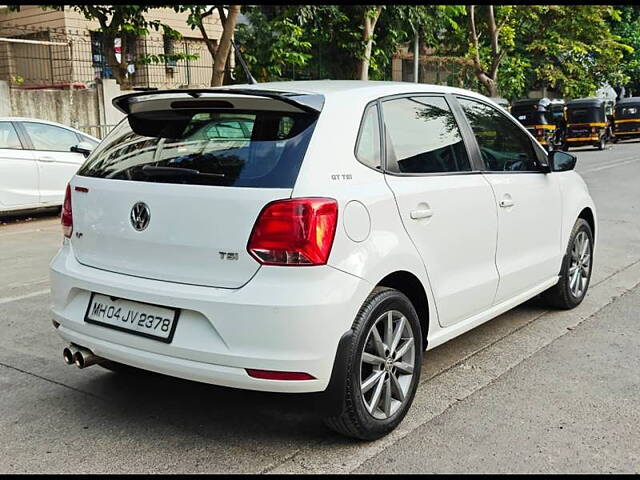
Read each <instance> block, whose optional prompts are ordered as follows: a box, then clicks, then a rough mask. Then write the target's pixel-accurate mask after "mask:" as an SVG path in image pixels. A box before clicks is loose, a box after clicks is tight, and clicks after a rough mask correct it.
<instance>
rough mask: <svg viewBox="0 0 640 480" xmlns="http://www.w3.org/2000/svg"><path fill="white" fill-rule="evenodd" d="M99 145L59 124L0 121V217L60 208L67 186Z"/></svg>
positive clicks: (30, 119)
mask: <svg viewBox="0 0 640 480" xmlns="http://www.w3.org/2000/svg"><path fill="white" fill-rule="evenodd" d="M98 143H100V140H98V139H97V138H95V137H92V136H91V135H87V134H86V133H83V132H81V131H79V130H76V129H74V128H71V127H67V126H65V125H61V124H59V123H55V122H49V121H46V120H38V119H36V118H22V117H0V214H6V213H9V212H12V213H13V212H19V211H21V210H29V209H35V208H42V207H55V206H60V205H62V201H63V199H64V190H65V187H66V186H67V183H69V180H70V179H71V177H72V176H73V175H74V174H75V173H76V171H77V170H78V168H79V167H80V165H82V163H83V162H84V161H85V159H86V156H87V155H88V154H89V153H90V152H91V150H93V149H94V148H95V147H96V146H97V145H98Z"/></svg>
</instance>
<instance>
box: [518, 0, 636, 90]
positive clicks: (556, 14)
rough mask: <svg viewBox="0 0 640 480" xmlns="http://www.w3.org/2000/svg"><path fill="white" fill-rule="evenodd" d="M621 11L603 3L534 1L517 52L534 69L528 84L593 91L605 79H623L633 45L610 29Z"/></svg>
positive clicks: (624, 78) (608, 81)
mask: <svg viewBox="0 0 640 480" xmlns="http://www.w3.org/2000/svg"><path fill="white" fill-rule="evenodd" d="M619 21H620V12H619V11H618V10H617V9H616V8H614V7H612V6H603V5H547V6H540V7H536V10H535V12H534V14H533V15H531V16H530V17H528V18H526V17H525V21H523V23H522V25H521V30H520V31H521V32H522V35H521V36H520V39H519V40H520V45H521V47H520V52H521V53H522V54H523V55H524V56H526V58H528V60H529V62H530V63H531V71H532V72H533V77H534V78H533V79H532V80H533V85H532V86H542V87H544V86H549V87H552V88H555V89H557V90H559V91H560V92H561V94H562V95H563V96H565V97H570V98H576V97H585V96H590V95H594V94H595V92H596V90H597V89H598V88H599V87H600V86H602V85H604V84H605V83H609V84H611V85H617V84H620V83H624V82H626V81H627V79H628V77H627V76H626V74H625V73H624V71H623V65H622V60H623V55H624V54H625V52H629V53H630V52H632V51H633V49H632V48H631V47H629V46H628V45H626V44H625V43H624V42H623V41H621V39H620V37H619V36H618V35H616V34H614V33H613V32H612V29H611V23H612V22H613V23H617V22H619Z"/></svg>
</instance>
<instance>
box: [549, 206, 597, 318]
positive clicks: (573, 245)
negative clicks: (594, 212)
mask: <svg viewBox="0 0 640 480" xmlns="http://www.w3.org/2000/svg"><path fill="white" fill-rule="evenodd" d="M592 265H593V232H592V230H591V226H590V225H589V223H588V222H587V221H586V220H584V219H583V218H579V219H578V220H577V221H576V223H575V225H574V227H573V230H572V232H571V236H570V237H569V245H568V246H567V251H566V253H565V255H564V258H563V260H562V268H561V270H560V279H559V280H558V283H556V284H555V285H554V286H553V287H551V288H550V289H549V290H546V291H545V292H543V294H542V297H543V299H544V300H545V301H546V303H548V304H549V305H551V306H553V307H557V308H562V309H565V310H568V309H571V308H575V307H577V306H578V305H580V303H582V300H583V299H584V297H585V295H586V294H587V289H588V288H589V282H590V280H591V270H592Z"/></svg>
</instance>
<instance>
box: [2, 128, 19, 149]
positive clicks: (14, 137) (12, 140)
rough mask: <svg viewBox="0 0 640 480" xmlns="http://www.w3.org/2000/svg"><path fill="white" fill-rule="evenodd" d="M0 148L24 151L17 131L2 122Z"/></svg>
mask: <svg viewBox="0 0 640 480" xmlns="http://www.w3.org/2000/svg"><path fill="white" fill-rule="evenodd" d="M0 148H11V149H14V150H16V149H22V144H21V143H20V139H18V134H17V133H16V129H15V128H14V127H13V125H11V123H9V122H0Z"/></svg>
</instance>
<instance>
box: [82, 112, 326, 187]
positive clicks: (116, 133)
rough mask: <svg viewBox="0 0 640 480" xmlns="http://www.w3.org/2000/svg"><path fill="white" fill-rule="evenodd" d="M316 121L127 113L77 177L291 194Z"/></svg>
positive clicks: (262, 115)
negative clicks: (278, 190)
mask: <svg viewBox="0 0 640 480" xmlns="http://www.w3.org/2000/svg"><path fill="white" fill-rule="evenodd" d="M316 118H317V116H316V115H312V114H303V113H289V112H286V113H285V112H276V111H267V110H257V111H241V112H239V111H231V110H229V111H226V110H225V111H221V110H216V111H212V110H209V111H207V110H199V111H198V110H159V111H158V110H156V111H147V112H141V113H137V114H130V115H129V116H128V117H127V118H126V119H125V120H123V121H122V122H121V123H120V124H119V125H118V126H117V127H116V128H114V129H113V130H112V131H111V132H110V133H109V135H108V136H107V137H106V138H105V139H104V140H103V141H102V142H101V143H100V145H99V146H98V148H97V149H96V150H95V151H94V152H93V153H92V154H91V156H90V157H89V158H88V159H87V161H86V162H85V164H84V165H83V166H82V167H81V168H80V170H79V172H78V174H79V175H82V176H87V177H100V178H109V179H114V180H134V181H140V182H160V183H182V184H193V185H214V186H235V187H271V188H290V187H292V186H293V184H294V182H295V179H296V177H297V175H298V171H299V169H300V164H301V163H302V159H303V157H304V154H305V152H306V148H307V145H308V143H309V139H310V137H311V134H312V132H313V129H314V126H315V120H316Z"/></svg>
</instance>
